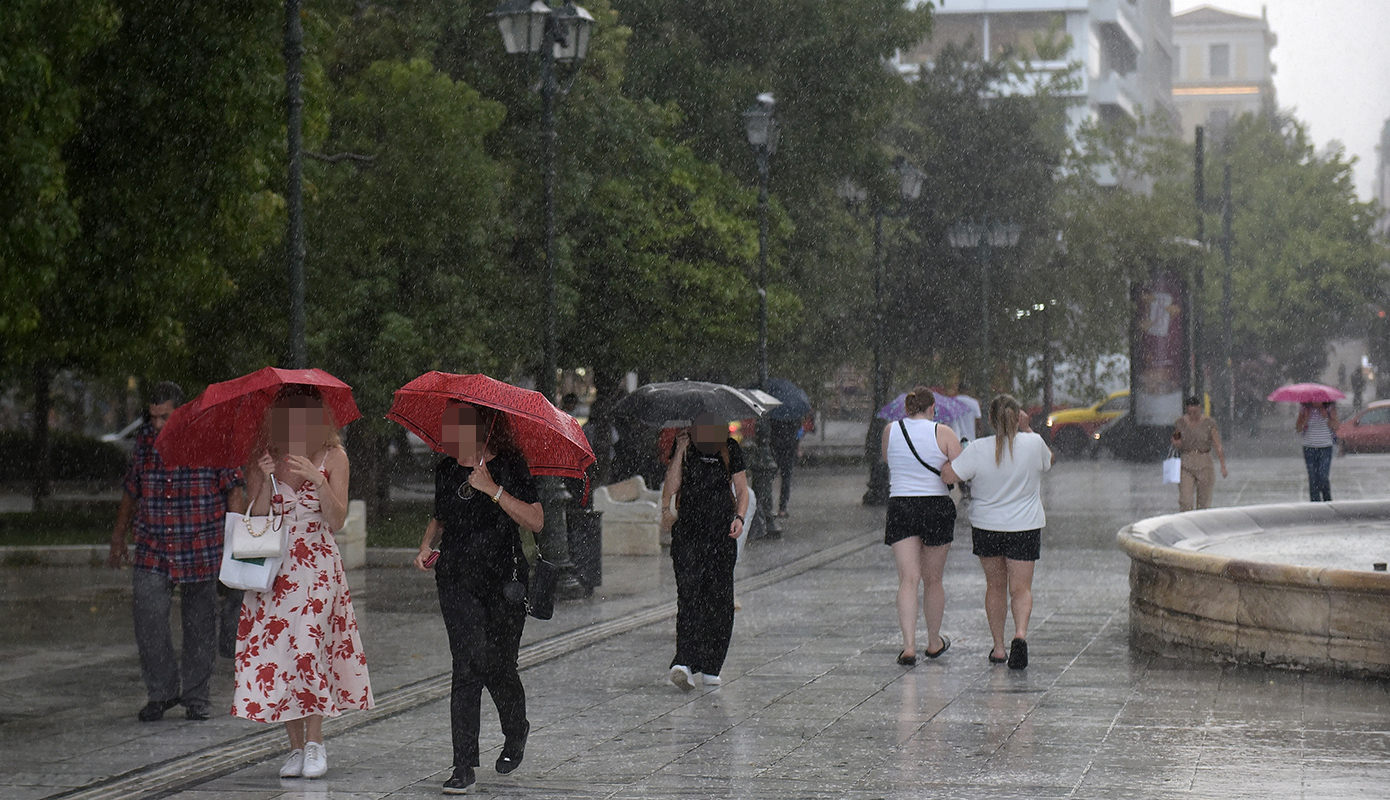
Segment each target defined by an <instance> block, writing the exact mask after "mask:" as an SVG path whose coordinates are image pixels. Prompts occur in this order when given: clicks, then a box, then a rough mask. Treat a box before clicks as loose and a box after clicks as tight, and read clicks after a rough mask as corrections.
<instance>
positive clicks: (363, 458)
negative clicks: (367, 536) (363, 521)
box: [348, 426, 391, 523]
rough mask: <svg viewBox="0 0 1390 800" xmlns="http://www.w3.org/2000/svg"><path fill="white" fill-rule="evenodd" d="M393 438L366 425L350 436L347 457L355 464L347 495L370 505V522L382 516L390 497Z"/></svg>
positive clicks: (368, 506)
mask: <svg viewBox="0 0 1390 800" xmlns="http://www.w3.org/2000/svg"><path fill="white" fill-rule="evenodd" d="M389 444H390V437H388V436H386V435H383V434H382V433H381V432H380V431H376V430H373V429H371V428H369V427H367V426H363V427H362V429H361V430H355V431H353V432H352V436H351V437H349V439H348V460H349V462H350V463H351V464H352V481H351V484H352V485H351V489H350V491H349V492H348V496H349V497H352V498H356V499H360V500H363V501H365V502H366V504H367V522H368V523H371V522H374V521H376V520H379V519H381V512H382V507H383V504H384V503H385V502H386V501H387V500H389V499H390V497H391V465H390V455H389V453H388V449H387V448H388V446H389Z"/></svg>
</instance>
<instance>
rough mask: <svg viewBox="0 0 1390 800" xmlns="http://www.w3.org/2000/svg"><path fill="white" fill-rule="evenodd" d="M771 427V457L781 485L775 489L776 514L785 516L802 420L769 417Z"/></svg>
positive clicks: (790, 493)
mask: <svg viewBox="0 0 1390 800" xmlns="http://www.w3.org/2000/svg"><path fill="white" fill-rule="evenodd" d="M767 424H768V425H771V426H772V428H771V430H772V458H773V460H774V461H776V462H777V473H778V474H779V475H780V476H781V480H782V485H781V486H780V487H778V490H777V516H779V517H785V516H787V501H788V500H790V499H791V496H792V468H793V467H795V466H796V452H797V450H799V449H800V448H801V429H802V421H801V420H799V419H770V420H768V421H767Z"/></svg>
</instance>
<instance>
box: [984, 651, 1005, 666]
mask: <svg viewBox="0 0 1390 800" xmlns="http://www.w3.org/2000/svg"><path fill="white" fill-rule="evenodd" d="M1008 662H1009V657H1008V656H996V655H995V654H994V651H993V650H991V651H989V663H991V664H1007V663H1008Z"/></svg>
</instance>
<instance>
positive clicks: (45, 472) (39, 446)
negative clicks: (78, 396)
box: [30, 361, 53, 511]
mask: <svg viewBox="0 0 1390 800" xmlns="http://www.w3.org/2000/svg"><path fill="white" fill-rule="evenodd" d="M52 407H53V368H52V366H51V365H50V364H48V363H47V362H44V361H40V362H39V363H37V364H35V365H34V436H33V440H32V445H31V446H32V449H31V450H30V454H31V458H32V460H31V462H30V464H31V466H30V469H31V470H32V474H31V479H32V482H33V483H32V487H31V494H32V496H33V499H34V510H35V511H42V510H43V505H44V500H45V499H46V498H47V497H48V496H49V495H50V494H52V493H53V486H52V477H53V459H52V457H51V456H52V452H51V450H52V448H50V447H49V440H48V413H49V410H50V409H51V408H52Z"/></svg>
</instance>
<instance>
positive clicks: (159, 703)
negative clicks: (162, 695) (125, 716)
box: [136, 697, 179, 722]
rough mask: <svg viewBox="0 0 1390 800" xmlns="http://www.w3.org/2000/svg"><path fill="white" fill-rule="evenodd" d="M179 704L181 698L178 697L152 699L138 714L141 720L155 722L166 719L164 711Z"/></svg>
mask: <svg viewBox="0 0 1390 800" xmlns="http://www.w3.org/2000/svg"><path fill="white" fill-rule="evenodd" d="M178 704H179V699H178V698H177V697H175V698H174V699H173V700H151V701H150V702H148V703H146V704H145V707H144V708H142V709H140V713H139V714H137V715H136V716H138V717H139V718H140V721H141V722H154V721H156V720H161V719H164V712H165V711H168V710H169V709H171V708H173V707H174V706H176V705H178Z"/></svg>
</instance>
